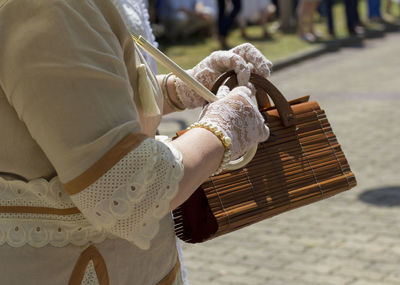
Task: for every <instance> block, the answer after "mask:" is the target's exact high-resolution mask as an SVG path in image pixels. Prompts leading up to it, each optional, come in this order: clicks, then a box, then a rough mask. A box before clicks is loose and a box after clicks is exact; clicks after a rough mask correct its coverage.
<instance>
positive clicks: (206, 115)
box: [199, 86, 269, 160]
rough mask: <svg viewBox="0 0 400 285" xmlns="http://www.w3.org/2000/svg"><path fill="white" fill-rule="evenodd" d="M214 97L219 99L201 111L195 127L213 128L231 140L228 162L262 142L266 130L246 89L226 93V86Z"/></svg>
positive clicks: (250, 94) (253, 98) (252, 98)
mask: <svg viewBox="0 0 400 285" xmlns="http://www.w3.org/2000/svg"><path fill="white" fill-rule="evenodd" d="M218 93H219V94H218V95H219V97H220V96H221V95H222V96H223V98H222V99H220V100H218V101H216V102H213V103H210V104H207V105H206V106H205V107H204V108H203V110H202V112H201V114H200V118H199V123H200V124H212V125H216V126H218V127H219V128H220V130H221V131H222V133H223V134H224V136H227V137H229V138H230V139H231V160H234V159H237V158H239V157H241V156H242V155H243V154H244V153H246V152H247V151H248V150H249V149H251V148H252V147H253V146H254V145H255V144H257V143H259V142H263V141H266V140H267V139H268V137H269V128H268V127H267V126H266V125H265V123H264V119H263V117H262V115H261V113H260V112H259V111H258V108H257V105H256V103H255V96H254V95H253V94H252V92H251V90H250V89H249V88H247V87H244V86H240V87H236V88H234V89H232V91H230V90H229V88H228V87H227V86H221V87H220V89H219V91H218ZM222 96H221V97H222Z"/></svg>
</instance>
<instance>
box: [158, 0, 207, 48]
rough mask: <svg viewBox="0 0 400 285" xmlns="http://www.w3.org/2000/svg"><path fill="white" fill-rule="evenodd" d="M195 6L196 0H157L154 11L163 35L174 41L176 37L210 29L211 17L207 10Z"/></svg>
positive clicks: (196, 4) (184, 36)
mask: <svg viewBox="0 0 400 285" xmlns="http://www.w3.org/2000/svg"><path fill="white" fill-rule="evenodd" d="M197 7H201V5H200V6H199V5H198V1H197V0H159V1H158V3H157V6H156V12H157V17H158V20H159V21H160V24H162V25H163V26H164V27H165V29H164V34H165V36H166V37H167V38H168V39H169V40H171V41H175V40H176V39H178V38H186V37H189V36H191V35H193V34H196V33H198V32H200V31H202V30H208V31H210V30H211V27H212V25H213V21H212V20H213V18H212V17H211V16H210V15H209V14H208V13H209V12H210V11H209V10H207V9H206V10H202V9H199V8H197Z"/></svg>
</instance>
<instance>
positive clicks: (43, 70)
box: [0, 0, 183, 285]
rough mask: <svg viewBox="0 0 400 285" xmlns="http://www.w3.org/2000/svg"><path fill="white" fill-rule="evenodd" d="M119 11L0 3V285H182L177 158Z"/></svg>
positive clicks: (46, 2)
mask: <svg viewBox="0 0 400 285" xmlns="http://www.w3.org/2000/svg"><path fill="white" fill-rule="evenodd" d="M119 8H121V7H119V6H118V5H114V4H113V3H112V2H110V1H109V0H85V1H76V0H40V1H31V0H0V27H1V28H0V39H1V44H0V131H1V134H2V135H1V141H0V256H1V259H0V276H1V284H41V285H46V284H49V285H50V284H51V285H57V284H113V285H114V284H116V285H119V284H120V285H125V284H181V283H182V279H181V276H180V270H179V261H178V258H177V252H176V238H175V234H174V231H173V221H172V219H171V216H170V214H169V212H168V205H169V201H170V200H171V199H172V198H173V197H174V196H175V195H176V193H177V189H178V183H179V181H180V179H181V178H182V175H183V165H182V158H181V155H180V153H179V151H177V150H176V149H174V148H173V147H172V146H170V145H167V144H165V143H162V142H158V141H156V140H155V139H154V134H155V130H156V127H157V126H158V124H159V122H160V114H159V113H160V112H159V111H160V110H162V96H161V91H160V90H159V87H158V84H157V82H156V79H155V77H154V75H153V74H152V72H151V70H150V68H149V67H148V65H147V64H146V61H145V59H144V58H143V56H142V55H141V53H140V51H139V50H138V48H137V47H136V46H135V44H134V42H133V41H132V39H131V37H130V34H129V32H128V30H127V27H126V24H125V23H124V21H123V19H122V18H121V16H120V13H119V12H118V9H119ZM134 12H135V10H134V11H133V13H134ZM136 13H137V18H138V19H139V20H138V21H141V22H142V24H143V25H147V24H148V23H147V22H146V21H144V20H143V17H142V16H143V14H142V13H143V11H142V10H140V9H138V10H137V11H136ZM143 25H142V26H143ZM138 26H139V27H140V25H138ZM141 32H143V31H140V30H139V31H138V33H141ZM149 98H150V99H149ZM149 100H150V102H151V101H153V102H155V103H156V106H157V107H158V108H148V102H149ZM146 102H147V103H146ZM146 106H147V107H146Z"/></svg>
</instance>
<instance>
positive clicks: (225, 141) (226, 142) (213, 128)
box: [187, 122, 231, 176]
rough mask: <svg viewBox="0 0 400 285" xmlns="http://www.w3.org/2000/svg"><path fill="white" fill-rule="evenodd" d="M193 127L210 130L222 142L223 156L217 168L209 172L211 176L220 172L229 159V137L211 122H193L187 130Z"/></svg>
mask: <svg viewBox="0 0 400 285" xmlns="http://www.w3.org/2000/svg"><path fill="white" fill-rule="evenodd" d="M194 128H203V129H206V130H208V131H210V132H212V133H213V134H214V135H215V136H216V137H217V138H218V139H219V140H220V141H221V143H222V145H223V146H224V148H225V151H224V156H223V158H222V161H221V164H220V165H219V167H218V168H217V170H216V171H215V172H214V173H213V174H211V175H212V176H214V175H217V174H220V173H221V172H222V171H223V170H224V169H225V167H226V166H227V164H228V163H229V162H230V161H231V138H230V137H228V136H225V135H224V134H223V132H222V131H221V130H219V127H218V126H217V125H214V124H212V123H206V122H205V123H194V124H191V125H190V127H188V128H187V130H191V129H194Z"/></svg>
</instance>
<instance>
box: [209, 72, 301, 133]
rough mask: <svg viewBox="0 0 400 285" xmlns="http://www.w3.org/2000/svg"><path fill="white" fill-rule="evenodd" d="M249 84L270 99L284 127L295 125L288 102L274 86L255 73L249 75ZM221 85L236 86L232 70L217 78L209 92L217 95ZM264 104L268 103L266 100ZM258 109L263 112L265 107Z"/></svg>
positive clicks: (235, 78) (234, 74) (236, 82)
mask: <svg viewBox="0 0 400 285" xmlns="http://www.w3.org/2000/svg"><path fill="white" fill-rule="evenodd" d="M250 82H251V83H252V84H253V85H254V87H255V88H256V90H263V91H264V92H265V93H266V94H267V95H268V96H269V97H270V98H271V100H272V102H274V104H275V107H276V109H277V110H278V113H279V117H280V119H281V122H282V124H283V125H284V126H285V127H290V126H293V125H294V124H295V116H294V113H293V110H292V108H291V107H290V104H289V102H288V101H287V100H286V98H285V96H283V95H282V93H281V92H280V91H279V89H278V88H276V87H275V85H273V84H272V83H271V82H270V81H269V80H268V79H266V78H264V77H262V76H260V75H258V74H255V73H252V74H251V75H250ZM222 84H225V85H227V86H228V87H229V88H231V89H232V88H234V87H236V86H238V81H237V77H236V73H235V71H233V70H232V71H228V72H225V73H223V74H222V75H221V76H220V77H218V79H217V80H216V81H215V83H214V85H213V87H212V88H211V92H213V93H214V94H217V91H218V88H219V87H220V86H221V85H222ZM266 102H268V100H267V101H266ZM259 109H260V110H263V111H265V109H266V106H259Z"/></svg>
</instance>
